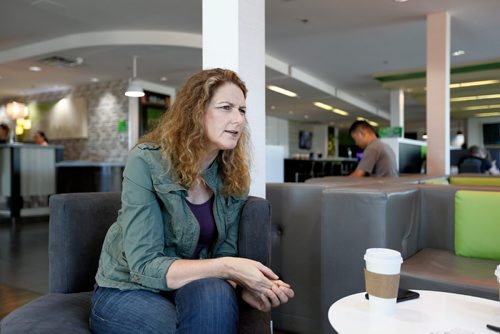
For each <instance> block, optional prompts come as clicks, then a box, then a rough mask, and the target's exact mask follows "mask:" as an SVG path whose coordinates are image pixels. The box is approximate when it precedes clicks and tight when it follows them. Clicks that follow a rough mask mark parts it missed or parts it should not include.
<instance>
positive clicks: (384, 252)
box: [364, 248, 498, 270]
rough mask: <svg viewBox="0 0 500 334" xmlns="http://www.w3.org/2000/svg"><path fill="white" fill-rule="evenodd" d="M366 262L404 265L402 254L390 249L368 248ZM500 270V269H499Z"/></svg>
mask: <svg viewBox="0 0 500 334" xmlns="http://www.w3.org/2000/svg"><path fill="white" fill-rule="evenodd" d="M364 259H365V261H366V260H369V261H371V262H394V261H395V262H398V263H403V258H402V257H401V253H400V252H398V251H396V250H393V249H389V248H368V249H367V250H366V253H365V256H364ZM497 270H498V268H497Z"/></svg>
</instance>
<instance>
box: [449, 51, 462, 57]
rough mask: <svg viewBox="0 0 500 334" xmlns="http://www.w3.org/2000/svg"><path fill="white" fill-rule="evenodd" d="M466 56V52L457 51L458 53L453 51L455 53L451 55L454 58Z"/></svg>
mask: <svg viewBox="0 0 500 334" xmlns="http://www.w3.org/2000/svg"><path fill="white" fill-rule="evenodd" d="M464 54H465V51H464V50H457V51H453V52H452V53H451V55H452V56H454V57H457V56H462V55H464Z"/></svg>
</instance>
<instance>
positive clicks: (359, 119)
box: [356, 117, 379, 126]
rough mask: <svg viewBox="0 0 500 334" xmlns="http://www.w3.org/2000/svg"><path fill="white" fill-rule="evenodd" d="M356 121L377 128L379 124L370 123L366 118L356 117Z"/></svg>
mask: <svg viewBox="0 0 500 334" xmlns="http://www.w3.org/2000/svg"><path fill="white" fill-rule="evenodd" d="M356 120H358V121H365V122H366V123H368V124H370V125H371V126H379V124H378V123H377V122H375V121H370V120H369V119H368V118H364V117H356Z"/></svg>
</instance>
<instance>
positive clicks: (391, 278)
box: [365, 269, 399, 299]
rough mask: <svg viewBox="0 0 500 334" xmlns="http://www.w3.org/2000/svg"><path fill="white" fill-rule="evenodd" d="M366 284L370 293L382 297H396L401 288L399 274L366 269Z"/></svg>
mask: <svg viewBox="0 0 500 334" xmlns="http://www.w3.org/2000/svg"><path fill="white" fill-rule="evenodd" d="M365 286H366V292H368V294H369V295H371V296H375V297H380V298H386V299H391V298H396V297H397V296H398V288H399V274H396V275H383V274H377V273H373V272H371V271H368V270H366V269H365Z"/></svg>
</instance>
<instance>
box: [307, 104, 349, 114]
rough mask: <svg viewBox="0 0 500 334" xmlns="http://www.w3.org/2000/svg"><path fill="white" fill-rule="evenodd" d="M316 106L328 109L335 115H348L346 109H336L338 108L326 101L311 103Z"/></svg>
mask: <svg viewBox="0 0 500 334" xmlns="http://www.w3.org/2000/svg"><path fill="white" fill-rule="evenodd" d="M313 104H314V105H315V106H316V107H318V108H321V109H325V110H329V111H331V112H333V113H336V114H337V115H342V116H347V115H349V113H348V112H347V111H344V110H342V109H338V108H334V107H332V106H330V105H328V104H326V103H322V102H314V103H313Z"/></svg>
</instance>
